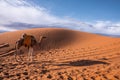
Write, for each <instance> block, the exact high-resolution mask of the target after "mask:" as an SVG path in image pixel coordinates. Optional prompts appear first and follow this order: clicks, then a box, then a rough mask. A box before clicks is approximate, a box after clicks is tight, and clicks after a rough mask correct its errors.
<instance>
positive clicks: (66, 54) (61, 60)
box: [0, 28, 120, 80]
mask: <svg viewBox="0 0 120 80" xmlns="http://www.w3.org/2000/svg"><path fill="white" fill-rule="evenodd" d="M23 33H27V34H32V35H34V36H35V37H36V39H37V40H39V37H40V36H41V35H42V36H46V37H47V38H46V39H44V40H43V41H42V42H41V45H40V48H39V47H38V46H35V47H34V58H33V59H34V61H33V62H29V63H28V61H27V55H28V54H27V53H28V52H27V49H25V48H24V47H22V48H21V54H20V56H21V57H23V58H22V59H23V62H21V63H19V62H16V61H15V59H14V55H13V54H14V52H15V49H14V48H15V42H16V41H17V40H18V39H19V38H20V36H21V35H22V34H23ZM0 80H120V38H111V37H105V36H100V35H96V34H91V33H86V32H79V31H73V30H67V29H59V28H37V29H30V30H22V31H16V32H6V33H2V34H0Z"/></svg>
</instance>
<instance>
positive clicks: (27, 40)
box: [15, 33, 46, 61]
mask: <svg viewBox="0 0 120 80" xmlns="http://www.w3.org/2000/svg"><path fill="white" fill-rule="evenodd" d="M43 38H46V37H43V36H40V40H39V41H38V42H37V40H36V38H35V37H34V36H33V35H27V34H25V33H24V34H23V35H22V37H21V38H20V39H19V40H18V41H16V44H15V49H16V52H15V59H16V55H17V53H18V50H19V49H20V47H22V46H24V47H27V48H28V50H29V52H28V60H29V61H32V58H33V57H32V56H33V46H35V45H36V44H40V43H41V41H42V39H43ZM16 61H18V60H17V59H16Z"/></svg>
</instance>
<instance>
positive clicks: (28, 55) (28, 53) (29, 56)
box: [28, 48, 31, 61]
mask: <svg viewBox="0 0 120 80" xmlns="http://www.w3.org/2000/svg"><path fill="white" fill-rule="evenodd" d="M30 54H31V52H30V48H29V52H28V61H30Z"/></svg>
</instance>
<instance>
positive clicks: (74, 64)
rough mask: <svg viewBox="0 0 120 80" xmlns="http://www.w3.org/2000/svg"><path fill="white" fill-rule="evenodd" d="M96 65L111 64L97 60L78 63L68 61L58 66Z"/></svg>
mask: <svg viewBox="0 0 120 80" xmlns="http://www.w3.org/2000/svg"><path fill="white" fill-rule="evenodd" d="M96 64H106V65H108V64H109V63H107V62H103V61H97V60H77V61H68V62H64V63H61V64H57V66H91V65H96Z"/></svg>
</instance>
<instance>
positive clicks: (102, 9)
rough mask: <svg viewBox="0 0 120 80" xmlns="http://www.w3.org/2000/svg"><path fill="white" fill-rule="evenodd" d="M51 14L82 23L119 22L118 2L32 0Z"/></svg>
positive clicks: (108, 0) (119, 2)
mask: <svg viewBox="0 0 120 80" xmlns="http://www.w3.org/2000/svg"><path fill="white" fill-rule="evenodd" d="M32 1H33V2H34V3H36V4H37V5H40V6H43V7H45V8H47V9H49V10H51V13H52V14H54V15H56V16H59V17H64V16H70V17H73V18H75V19H78V20H82V21H96V20H111V21H120V15H119V14H120V10H119V9H120V0H32Z"/></svg>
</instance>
